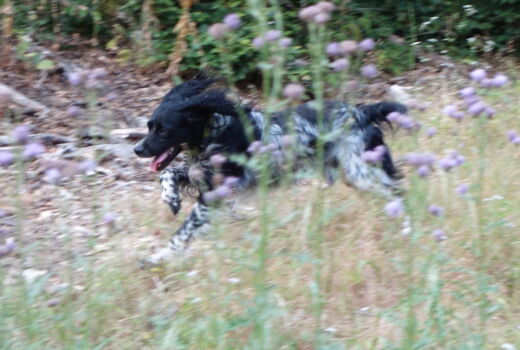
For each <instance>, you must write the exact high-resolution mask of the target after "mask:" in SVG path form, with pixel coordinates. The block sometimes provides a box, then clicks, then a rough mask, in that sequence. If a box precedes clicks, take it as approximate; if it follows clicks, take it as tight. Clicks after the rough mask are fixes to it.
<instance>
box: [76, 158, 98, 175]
mask: <svg viewBox="0 0 520 350" xmlns="http://www.w3.org/2000/svg"><path fill="white" fill-rule="evenodd" d="M96 167H97V164H96V162H95V161H93V160H90V159H87V160H84V161H83V162H81V163H79V165H78V169H79V170H80V171H81V172H83V173H88V172H91V171H94V170H95V169H96Z"/></svg>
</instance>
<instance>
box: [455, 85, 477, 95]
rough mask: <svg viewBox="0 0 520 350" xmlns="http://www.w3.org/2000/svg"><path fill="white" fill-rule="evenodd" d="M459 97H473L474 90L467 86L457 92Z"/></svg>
mask: <svg viewBox="0 0 520 350" xmlns="http://www.w3.org/2000/svg"><path fill="white" fill-rule="evenodd" d="M459 95H460V97H463V98H464V97H469V96H473V95H475V88H473V87H471V86H469V87H467V88H464V89H462V90H460V91H459Z"/></svg>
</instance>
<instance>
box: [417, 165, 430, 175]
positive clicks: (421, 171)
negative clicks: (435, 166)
mask: <svg viewBox="0 0 520 350" xmlns="http://www.w3.org/2000/svg"><path fill="white" fill-rule="evenodd" d="M430 173H431V168H430V167H429V166H427V165H421V166H420V167H418V168H417V175H418V176H419V177H428V176H429V175H430Z"/></svg>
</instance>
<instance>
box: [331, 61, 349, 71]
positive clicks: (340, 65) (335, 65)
mask: <svg viewBox="0 0 520 350" xmlns="http://www.w3.org/2000/svg"><path fill="white" fill-rule="evenodd" d="M348 65H349V62H348V60H347V59H346V58H339V59H337V60H335V61H333V62H332V63H331V64H330V67H331V68H332V70H333V71H335V72H340V71H342V70H345V69H347V68H348Z"/></svg>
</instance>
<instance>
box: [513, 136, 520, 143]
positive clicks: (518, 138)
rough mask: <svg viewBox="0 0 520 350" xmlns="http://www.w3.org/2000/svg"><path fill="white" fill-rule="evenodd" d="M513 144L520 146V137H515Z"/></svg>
mask: <svg viewBox="0 0 520 350" xmlns="http://www.w3.org/2000/svg"><path fill="white" fill-rule="evenodd" d="M511 142H512V143H513V145H520V136H517V137H515V138H514V139H513V140H511Z"/></svg>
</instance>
